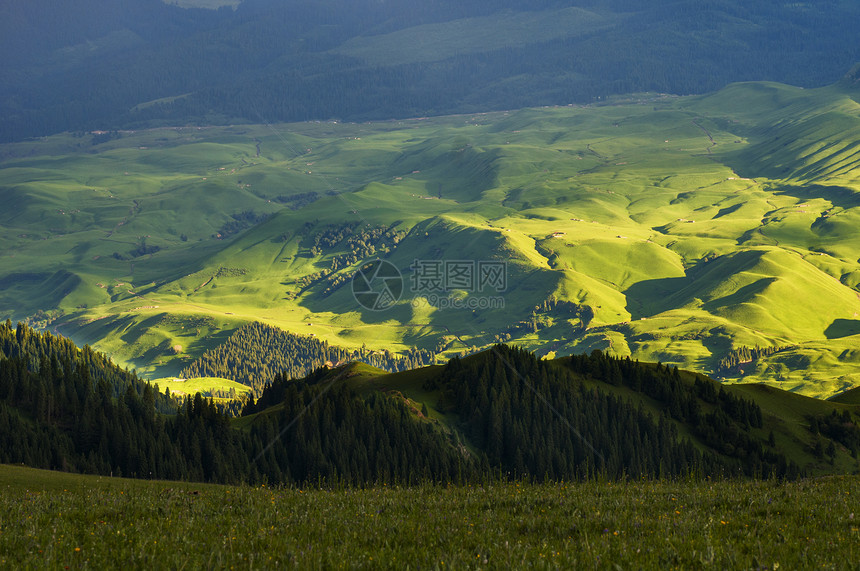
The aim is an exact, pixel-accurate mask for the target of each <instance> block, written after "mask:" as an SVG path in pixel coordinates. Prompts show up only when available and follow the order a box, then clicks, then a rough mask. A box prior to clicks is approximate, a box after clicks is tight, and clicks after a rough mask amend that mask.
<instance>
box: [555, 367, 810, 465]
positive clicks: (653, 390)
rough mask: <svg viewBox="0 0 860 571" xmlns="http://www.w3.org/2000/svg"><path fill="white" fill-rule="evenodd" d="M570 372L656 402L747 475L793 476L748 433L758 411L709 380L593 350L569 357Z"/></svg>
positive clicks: (758, 424) (755, 423)
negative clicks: (731, 460)
mask: <svg viewBox="0 0 860 571" xmlns="http://www.w3.org/2000/svg"><path fill="white" fill-rule="evenodd" d="M568 363H569V366H570V368H571V369H572V370H574V371H576V372H577V373H579V374H581V375H585V376H587V377H593V378H596V379H600V380H602V381H604V382H608V383H609V384H611V385H616V386H625V387H628V388H630V389H632V390H633V391H636V392H639V393H642V394H644V395H647V396H648V397H650V398H651V399H653V400H654V401H656V403H658V404H659V406H660V408H661V409H662V412H663V414H664V415H665V416H667V417H669V418H672V419H674V420H678V421H681V422H683V423H684V424H685V425H686V426H688V427H690V429H691V431H692V432H693V434H695V435H696V436H698V437H699V438H700V439H701V440H702V441H703V442H705V443H706V444H707V445H708V446H710V447H711V448H712V449H714V450H715V451H718V452H720V453H721V454H723V455H725V456H727V457H729V458H735V459H736V460H737V461H736V462H735V463H734V465H735V466H736V467H737V468H739V469H742V470H743V472H744V473H745V474H747V475H756V474H770V473H774V474H778V475H791V476H794V475H797V474H798V473H799V472H800V470H799V468H798V466H797V465H796V464H794V463H793V462H791V461H789V460H788V459H787V458H786V457H785V456H784V455H782V454H780V453H779V452H777V451H776V450H775V449H774V447H773V446H772V445H771V446H765V445H763V444H762V438H756V437H754V436H752V435H751V433H750V431H751V429H753V428H759V429H760V428H762V412H761V408H760V407H759V406H758V405H757V404H755V403H753V402H751V401H748V400H745V399H742V398H740V397H737V396H735V395H733V394H731V393H729V392H728V391H726V390H725V389H724V388H723V387H722V386H720V385H719V384H718V383H716V382H715V381H712V380H710V379H708V378H706V377H704V376H702V375H695V378H694V379H693V380H692V382H691V381H690V380H689V379H688V380H684V379H683V378H682V376H681V374H680V372H679V371H678V368H677V367H668V366H665V367H664V366H663V365H661V364H660V363H657V364H656V366H651V365H643V364H640V363H639V362H638V361H633V360H631V359H630V358H629V357H627V358H624V359H621V358H614V357H611V356H609V355H605V354H603V353H601V352H599V351H595V352H593V353H592V354H591V355H574V356H572V357H570V358H569V360H568Z"/></svg>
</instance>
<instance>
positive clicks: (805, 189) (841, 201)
mask: <svg viewBox="0 0 860 571" xmlns="http://www.w3.org/2000/svg"><path fill="white" fill-rule="evenodd" d="M774 194H776V195H784V196H791V197H793V198H796V199H798V200H812V199H815V198H821V199H823V200H827V201H828V202H830V203H831V204H832V205H833V206H835V207H838V208H845V209H849V208H856V207H858V206H860V192H857V191H856V190H854V189H852V188H848V187H845V186H825V185H821V184H813V185H809V186H784V187H781V188H779V189H777V190H775V191H774Z"/></svg>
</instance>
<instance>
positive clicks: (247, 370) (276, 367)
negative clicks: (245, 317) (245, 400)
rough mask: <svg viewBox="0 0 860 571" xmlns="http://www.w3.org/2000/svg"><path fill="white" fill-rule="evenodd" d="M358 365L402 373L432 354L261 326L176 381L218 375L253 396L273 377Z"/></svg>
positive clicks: (248, 328) (250, 327) (241, 332)
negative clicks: (340, 343) (335, 342)
mask: <svg viewBox="0 0 860 571" xmlns="http://www.w3.org/2000/svg"><path fill="white" fill-rule="evenodd" d="M350 361H362V362H364V363H367V364H368V365H373V366H374V367H377V368H380V369H383V370H385V371H392V372H394V371H405V370H408V369H416V368H418V367H422V366H425V365H430V364H432V363H434V362H435V355H434V354H433V353H432V352H431V351H427V350H425V349H417V348H413V349H411V350H409V351H407V352H406V354H405V355H398V354H395V353H391V352H389V351H383V352H378V351H369V350H365V349H361V350H354V349H353V350H350V349H343V348H340V347H333V346H331V345H329V344H328V342H326V341H320V340H319V339H316V338H315V337H310V336H307V335H294V334H292V333H287V332H286V331H283V330H281V329H278V328H276V327H272V326H270V325H266V324H264V323H259V322H253V323H249V324H247V325H244V326H242V327H241V328H239V329H238V330H237V331H236V332H235V333H233V335H231V336H230V338H229V339H227V341H225V342H224V343H223V344H222V345H220V346H218V347H216V348H215V349H211V350H209V351H207V352H206V353H204V354H203V355H202V356H201V357H200V358H199V359H197V360H196V361H194V362H193V363H191V364H190V365H188V366H187V367H185V368H184V369H183V370H182V371H181V372H180V373H179V376H180V377H184V378H194V377H222V378H227V379H232V380H234V381H236V382H238V383H242V384H244V385H248V386H249V387H251V389H253V391H254V395H255V396H259V395H260V394H261V391H262V390H263V388H264V387H265V386H266V385H267V384H268V383H270V382H272V381H273V380H274V379H275V377H276V376H277V375H281V376H283V377H286V378H288V379H300V378H302V377H304V376H305V375H307V374H308V373H310V372H311V371H313V370H314V369H317V368H319V367H322V366H323V365H325V364H326V363H331V364H333V365H335V364H338V363H347V362H350Z"/></svg>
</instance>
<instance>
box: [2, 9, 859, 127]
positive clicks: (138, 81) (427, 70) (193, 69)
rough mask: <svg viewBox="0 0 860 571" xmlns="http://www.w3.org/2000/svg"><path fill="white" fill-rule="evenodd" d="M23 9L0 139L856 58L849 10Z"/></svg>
mask: <svg viewBox="0 0 860 571" xmlns="http://www.w3.org/2000/svg"><path fill="white" fill-rule="evenodd" d="M180 4H182V6H189V5H195V4H196V5H202V6H218V5H219V4H228V5H227V6H223V7H221V8H220V9H218V10H208V9H201V8H183V7H180V6H177V5H172V4H165V3H163V2H161V0H82V1H80V2H62V1H60V0H33V1H32V2H26V3H22V2H5V3H3V5H2V6H0V54H2V64H0V140H5V141H10V140H20V139H22V138H26V137H32V136H44V135H50V134H53V133H57V132H60V131H68V130H71V131H77V130H83V131H89V130H96V129H101V130H112V129H127V128H132V127H134V128H138V127H142V126H156V125H165V124H171V125H172V124H189V123H191V124H205V125H210V124H229V123H249V122H253V123H261V122H282V121H298V120H308V119H314V120H316V119H319V120H327V119H340V120H366V119H374V120H378V119H388V118H402V117H418V116H425V115H440V114H448V113H464V112H467V113H470V112H476V111H489V110H498V109H513V108H520V107H526V106H535V105H548V104H567V103H587V102H591V101H596V100H599V99H601V98H605V97H607V96H611V95H613V94H619V93H630V92H637V91H658V92H666V93H675V94H691V93H704V92H709V91H713V90H716V89H719V88H721V87H724V86H725V85H727V84H728V83H731V82H735V81H746V80H771V81H779V82H784V83H789V84H792V85H798V86H804V87H815V86H820V85H824V84H828V83H832V82H833V81H835V80H836V79H837V78H838V77H839V76H840V75H841V74H842V73H843V72H844V70H846V69H848V68H849V67H850V66H851V65H852V64H853V63H854V62H856V61H860V44H858V42H857V39H856V34H854V32H853V31H854V30H855V29H857V28H858V27H860V6H858V5H856V3H852V2H837V1H824V2H810V3H784V2H774V1H770V0H767V1H762V2H754V3H749V2H739V1H734V0H733V1H729V0H716V1H712V2H707V3H705V2H700V1H698V0H677V1H665V0H581V1H569V0H568V1H564V0H531V1H529V2H512V1H508V0H496V1H494V2H485V1H478V0H458V1H453V0H435V1H424V2H413V1H404V0H396V1H387V2H378V1H375V0H324V1H313V2H311V1H304V0H245V1H244V2H241V3H237V2H233V3H228V2H217V1H211V2H210V1H208V0H207V1H202V2H196V3H194V2H185V3H180Z"/></svg>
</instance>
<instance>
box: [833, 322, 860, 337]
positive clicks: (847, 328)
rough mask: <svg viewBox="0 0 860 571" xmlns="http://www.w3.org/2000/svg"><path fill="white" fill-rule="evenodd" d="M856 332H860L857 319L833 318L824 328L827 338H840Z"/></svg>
mask: <svg viewBox="0 0 860 571" xmlns="http://www.w3.org/2000/svg"><path fill="white" fill-rule="evenodd" d="M857 334H860V320H857V319H834V320H833V323H831V324H830V325H828V326H827V329H825V330H824V335H825V337H827V338H828V339H842V338H843V337H851V336H852V335H857Z"/></svg>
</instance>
